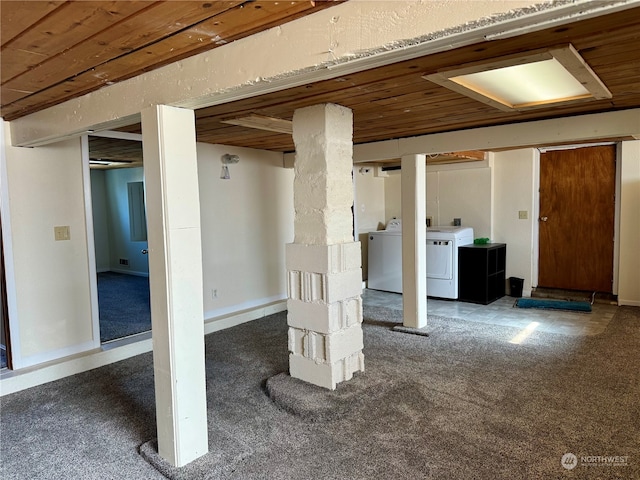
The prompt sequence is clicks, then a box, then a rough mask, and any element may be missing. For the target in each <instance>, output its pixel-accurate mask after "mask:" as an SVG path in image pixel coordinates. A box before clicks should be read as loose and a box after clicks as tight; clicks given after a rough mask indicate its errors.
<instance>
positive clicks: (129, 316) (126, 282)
mask: <svg viewBox="0 0 640 480" xmlns="http://www.w3.org/2000/svg"><path fill="white" fill-rule="evenodd" d="M98 305H99V308H100V341H101V342H103V343H104V342H108V341H110V340H115V339H117V338H123V337H128V336H129V335H135V334H136V333H142V332H148V331H149V330H151V305H150V301H149V279H148V278H147V277H139V276H135V275H125V274H122V273H116V272H103V273H99V274H98Z"/></svg>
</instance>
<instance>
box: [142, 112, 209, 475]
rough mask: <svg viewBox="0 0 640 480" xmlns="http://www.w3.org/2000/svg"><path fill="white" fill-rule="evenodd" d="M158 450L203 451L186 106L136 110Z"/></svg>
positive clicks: (191, 132)
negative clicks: (139, 126)
mask: <svg viewBox="0 0 640 480" xmlns="http://www.w3.org/2000/svg"><path fill="white" fill-rule="evenodd" d="M142 138H143V152H144V173H145V188H146V207H147V225H148V243H149V247H148V249H149V280H150V282H149V283H150V288H151V324H152V330H153V367H154V375H155V391H156V420H157V424H158V453H159V454H160V456H162V457H163V458H165V459H166V460H167V461H169V462H170V463H171V464H172V465H174V466H177V467H180V466H183V465H186V464H187V463H189V462H191V461H192V460H194V459H196V458H198V457H200V456H202V455H204V454H205V453H207V451H208V439H207V403H206V402H207V401H206V384H205V368H204V319H203V310H204V309H203V286H202V246H201V234H200V200H199V197H198V170H197V158H196V137H195V117H194V113H193V111H192V110H186V109H181V108H175V107H168V106H165V105H159V106H156V107H151V108H149V109H147V110H144V111H143V112H142Z"/></svg>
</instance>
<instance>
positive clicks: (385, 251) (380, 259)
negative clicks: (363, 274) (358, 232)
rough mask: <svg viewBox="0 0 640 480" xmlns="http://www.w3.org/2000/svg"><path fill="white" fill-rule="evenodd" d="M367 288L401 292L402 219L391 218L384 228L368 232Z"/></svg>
mask: <svg viewBox="0 0 640 480" xmlns="http://www.w3.org/2000/svg"><path fill="white" fill-rule="evenodd" d="M368 243H369V245H368V246H369V254H368V257H367V258H368V264H369V276H368V281H367V286H368V288H371V289H373V290H385V291H387V292H395V293H402V221H401V220H399V219H395V218H394V219H392V220H390V221H389V222H388V223H387V227H386V229H385V230H378V231H376V232H369V242H368Z"/></svg>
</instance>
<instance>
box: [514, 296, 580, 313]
mask: <svg viewBox="0 0 640 480" xmlns="http://www.w3.org/2000/svg"><path fill="white" fill-rule="evenodd" d="M514 306H516V307H518V308H546V309H549V310H569V311H573V312H590V311H591V304H590V303H589V302H575V301H569V300H547V299H543V298H519V299H517V300H516V303H515V305H514Z"/></svg>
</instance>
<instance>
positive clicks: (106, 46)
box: [3, 0, 242, 105]
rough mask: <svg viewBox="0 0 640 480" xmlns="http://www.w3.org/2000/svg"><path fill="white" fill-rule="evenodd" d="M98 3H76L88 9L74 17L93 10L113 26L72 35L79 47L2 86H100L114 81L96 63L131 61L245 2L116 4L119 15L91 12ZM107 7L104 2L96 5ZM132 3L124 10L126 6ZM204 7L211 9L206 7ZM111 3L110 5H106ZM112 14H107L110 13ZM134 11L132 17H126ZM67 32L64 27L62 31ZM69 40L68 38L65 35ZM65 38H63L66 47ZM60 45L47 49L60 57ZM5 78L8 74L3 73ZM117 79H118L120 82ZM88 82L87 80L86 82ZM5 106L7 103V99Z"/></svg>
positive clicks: (99, 9) (97, 10)
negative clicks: (136, 53)
mask: <svg viewBox="0 0 640 480" xmlns="http://www.w3.org/2000/svg"><path fill="white" fill-rule="evenodd" d="M93 3H94V2H85V1H82V2H74V5H75V4H77V5H79V4H83V5H84V4H87V5H88V6H87V7H86V8H84V9H83V10H81V11H78V12H77V13H76V16H75V17H74V18H78V16H79V15H87V12H88V11H93V12H95V13H94V17H92V18H100V17H104V16H105V15H107V18H108V19H110V20H116V19H117V20H118V21H117V22H115V21H114V23H113V24H112V25H110V26H109V27H108V28H107V26H105V28H102V29H100V30H98V31H97V32H96V33H91V32H86V34H85V33H83V32H81V31H75V30H74V31H71V32H70V35H72V36H74V38H75V41H76V44H75V45H73V47H72V48H71V46H69V47H68V48H66V50H65V51H64V52H63V54H60V55H53V56H52V57H51V58H49V59H47V60H46V61H43V62H40V63H39V64H38V65H36V66H35V67H33V68H31V69H29V70H28V71H26V72H25V73H24V74H23V75H20V76H18V77H14V78H12V79H11V80H10V81H7V82H4V83H3V86H7V87H8V88H15V85H17V84H19V85H21V86H22V89H23V90H32V91H38V90H42V89H45V88H49V87H51V86H55V85H57V84H59V83H61V82H63V81H65V80H67V79H70V78H73V77H75V78H78V77H80V79H79V80H82V77H83V76H84V77H86V78H87V79H91V82H90V83H91V84H92V85H97V86H100V85H102V84H103V83H105V82H106V81H108V80H110V79H112V78H113V76H111V75H109V72H104V71H99V70H98V69H95V70H94V69H93V68H94V67H95V66H96V65H100V64H103V63H106V62H109V61H111V60H115V59H120V60H122V59H123V58H126V57H127V56H128V54H129V53H130V52H133V51H137V50H139V49H141V48H143V47H145V46H147V45H149V44H152V43H154V42H158V41H162V40H163V39H166V38H170V37H171V35H173V34H174V33H175V32H179V31H181V30H183V29H184V28H186V27H188V26H190V25H193V24H194V23H199V22H201V21H202V20H203V19H206V18H210V17H211V16H216V15H218V14H219V13H221V12H224V11H225V10H228V9H229V8H232V7H234V6H235V5H237V4H239V3H242V2H241V1H240V0H237V1H229V2H214V3H203V2H193V1H191V2H182V1H175V2H173V1H171V2H157V3H150V2H148V1H142V2H128V1H127V2H122V1H116V2H113V3H115V4H117V5H118V6H120V7H121V8H122V9H123V10H122V14H119V15H118V16H115V15H114V16H110V13H109V12H111V11H114V10H112V9H108V10H107V9H106V8H103V7H96V6H95V5H93V10H92V9H90V8H89V4H93ZM95 3H96V4H98V5H102V4H104V3H105V2H100V1H98V2H95ZM129 4H131V5H130V7H129V8H128V9H127V10H124V5H129ZM203 5H209V7H204V6H203ZM106 6H107V5H105V7H106ZM105 12H107V13H105ZM127 12H130V14H127ZM59 28H60V29H62V27H59ZM61 36H62V37H65V38H66V37H67V36H68V35H61ZM78 36H79V37H81V38H87V40H85V41H83V42H80V43H77V41H78ZM61 42H62V40H59V43H60V44H62V43H61ZM57 47H58V45H56V46H52V45H49V46H48V48H50V49H52V50H51V51H54V48H55V51H56V52H58V53H60V50H58V49H57ZM144 61H145V62H146V63H142V64H141V65H140V68H142V69H144V68H145V67H148V66H149V65H151V64H153V63H154V62H156V60H155V59H153V58H149V57H147V58H145V59H144ZM3 75H4V72H3ZM116 79H117V78H116ZM84 83H86V82H84ZM75 85H77V88H81V89H84V88H85V87H84V85H83V82H82V81H77V83H76V84H75ZM3 105H6V104H5V103H4V101H3Z"/></svg>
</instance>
